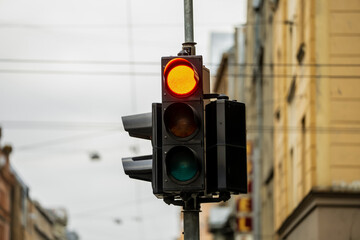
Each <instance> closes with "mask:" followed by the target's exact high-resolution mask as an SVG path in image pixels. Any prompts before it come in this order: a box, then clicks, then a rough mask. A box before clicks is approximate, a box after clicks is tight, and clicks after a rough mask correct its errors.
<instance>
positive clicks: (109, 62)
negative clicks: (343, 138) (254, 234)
mask: <svg viewBox="0 0 360 240" xmlns="http://www.w3.org/2000/svg"><path fill="white" fill-rule="evenodd" d="M0 62H3V63H41V64H95V65H97V64H98V65H155V66H158V65H159V64H160V61H159V62H152V61H126V60H125V61H117V60H65V59H25V58H0ZM206 65H209V66H218V65H219V64H218V63H210V62H208V63H206ZM227 65H228V66H240V67H247V66H250V67H255V66H260V65H259V64H257V63H228V64H227ZM261 66H264V67H275V66H276V67H293V66H300V67H360V64H354V63H353V64H345V63H303V64H301V65H299V64H298V63H263V64H261Z"/></svg>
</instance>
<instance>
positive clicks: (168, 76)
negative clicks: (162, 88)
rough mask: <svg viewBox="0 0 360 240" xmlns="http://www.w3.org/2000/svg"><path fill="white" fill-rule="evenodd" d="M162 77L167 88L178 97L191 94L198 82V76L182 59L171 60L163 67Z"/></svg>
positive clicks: (188, 63) (190, 65) (189, 64)
mask: <svg viewBox="0 0 360 240" xmlns="http://www.w3.org/2000/svg"><path fill="white" fill-rule="evenodd" d="M164 76H165V82H166V86H167V88H168V89H169V90H170V91H171V92H172V93H173V94H174V95H176V96H180V97H182V96H183V97H186V96H189V95H190V94H192V93H193V92H194V91H195V90H196V88H197V86H198V82H199V76H198V74H197V72H196V71H195V69H194V67H193V66H192V64H191V63H190V62H189V61H187V60H185V59H183V58H175V59H173V60H171V61H170V62H169V63H168V64H167V65H166V67H165V70H164Z"/></svg>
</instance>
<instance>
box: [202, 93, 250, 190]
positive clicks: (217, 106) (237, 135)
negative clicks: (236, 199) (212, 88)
mask: <svg viewBox="0 0 360 240" xmlns="http://www.w3.org/2000/svg"><path fill="white" fill-rule="evenodd" d="M246 168H247V161H246V123H245V104H244V103H240V102H236V101H229V100H227V99H218V100H216V101H213V102H211V103H209V104H208V105H206V169H207V192H208V193H222V192H223V193H232V194H239V193H247V170H246Z"/></svg>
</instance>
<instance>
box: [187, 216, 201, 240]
mask: <svg viewBox="0 0 360 240" xmlns="http://www.w3.org/2000/svg"><path fill="white" fill-rule="evenodd" d="M183 212H184V240H200V231H199V212H200V210H184V211H183Z"/></svg>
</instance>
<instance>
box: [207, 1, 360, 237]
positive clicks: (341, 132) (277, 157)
mask: <svg viewBox="0 0 360 240" xmlns="http://www.w3.org/2000/svg"><path fill="white" fill-rule="evenodd" d="M358 22H360V2H359V1H356V0H345V1H336V0H331V1H327V0H310V1H307V0H248V13H247V23H246V25H244V26H241V27H238V28H236V31H235V34H234V38H235V44H234V47H233V48H231V49H229V50H228V51H226V52H225V53H224V54H223V59H222V61H221V64H220V65H219V68H218V69H217V74H216V77H215V79H213V83H214V84H213V89H212V90H213V92H218V93H224V94H227V95H228V96H229V97H230V99H236V100H238V101H242V102H245V103H246V108H247V112H246V114H247V141H248V160H249V167H250V173H249V174H250V175H251V177H250V178H249V187H250V189H251V193H250V195H249V196H240V197H237V198H238V199H242V198H247V197H249V198H251V199H252V202H251V205H250V207H249V208H248V209H250V210H251V211H250V212H251V213H250V214H249V215H247V214H246V211H245V212H244V211H243V210H241V207H240V208H239V206H243V205H244V203H241V200H232V201H230V202H229V203H228V205H229V206H231V205H237V207H233V211H235V212H236V218H237V225H234V227H233V230H234V235H233V238H231V239H252V238H254V239H360V230H359V229H358V228H356V227H354V226H359V225H360V208H359V207H360V161H359V159H360V151H359V149H360V147H359V146H360V98H359V96H360V95H359V91H358V90H359V89H360V81H359V80H360V45H359V44H358V43H359V42H360V38H359V34H360V28H359V27H358ZM237 198H234V199H237ZM245 205H246V204H245ZM243 216H250V221H239V220H241V219H243ZM248 222H249V224H248V225H247V223H248ZM244 223H245V226H244ZM246 226H248V228H246ZM247 230H248V231H249V232H248V233H247V232H246V231H247ZM214 239H217V238H216V237H214ZM219 239H220V238H219ZM224 239H227V238H224Z"/></svg>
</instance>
